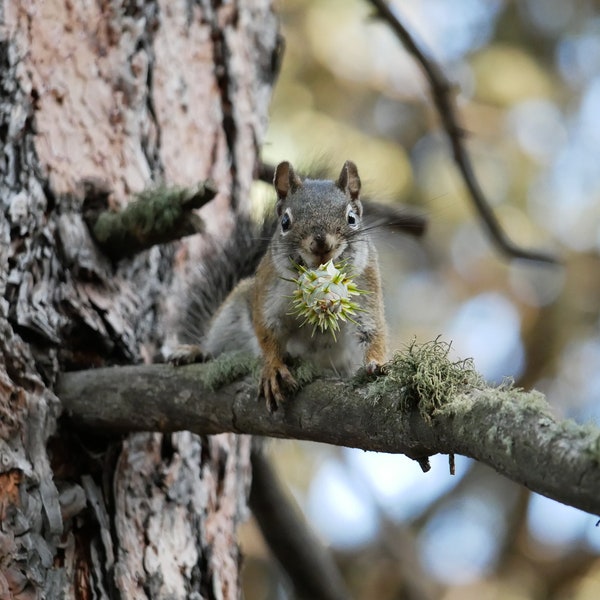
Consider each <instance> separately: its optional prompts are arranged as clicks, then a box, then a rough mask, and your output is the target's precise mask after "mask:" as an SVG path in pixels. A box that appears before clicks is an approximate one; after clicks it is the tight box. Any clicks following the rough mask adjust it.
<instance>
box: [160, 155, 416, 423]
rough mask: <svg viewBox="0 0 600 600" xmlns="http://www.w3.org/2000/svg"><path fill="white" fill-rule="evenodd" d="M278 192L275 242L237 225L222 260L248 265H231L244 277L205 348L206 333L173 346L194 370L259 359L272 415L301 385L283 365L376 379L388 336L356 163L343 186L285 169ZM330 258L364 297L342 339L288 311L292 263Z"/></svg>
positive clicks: (346, 170) (194, 309) (201, 309)
mask: <svg viewBox="0 0 600 600" xmlns="http://www.w3.org/2000/svg"><path fill="white" fill-rule="evenodd" d="M273 185H274V187H275V191H276V193H277V203H276V215H277V218H278V225H277V226H276V230H275V231H274V233H273V235H272V238H271V240H270V242H268V244H267V245H266V250H265V239H268V237H266V236H264V235H262V236H256V235H255V236H254V243H253V240H252V238H253V236H252V235H249V234H248V233H247V231H246V230H247V229H248V225H247V223H245V222H244V220H243V219H240V222H239V225H240V226H239V227H236V229H237V233H236V232H234V236H233V243H231V244H230V245H229V249H228V250H227V251H224V256H223V258H222V260H223V259H225V260H227V255H229V256H230V257H232V256H234V255H237V256H236V259H235V260H237V261H238V263H239V262H240V260H241V261H242V262H243V263H244V264H232V265H229V267H228V268H229V272H230V273H231V272H232V271H238V272H239V276H240V278H241V277H243V278H241V279H240V281H239V282H238V283H237V285H236V286H235V287H234V288H233V290H232V291H231V292H230V293H229V295H228V296H227V297H226V299H225V300H224V302H223V303H222V304H221V305H220V307H219V308H218V309H217V310H216V312H214V315H213V316H212V318H211V319H210V321H209V324H208V328H207V330H206V331H204V332H202V341H201V344H200V345H198V344H197V341H198V338H199V335H198V334H199V333H200V332H198V331H196V336H195V337H194V336H190V335H187V336H184V337H188V339H190V341H192V342H194V343H192V344H187V345H182V346H179V347H178V348H175V350H174V351H173V352H172V353H171V355H170V356H169V361H170V362H172V363H174V364H187V363H190V362H197V361H203V360H207V359H209V358H210V357H215V356H218V355H219V354H221V353H223V352H226V351H228V350H240V349H242V350H246V351H250V352H252V353H253V354H255V355H262V358H263V367H262V373H261V377H260V384H259V390H258V395H259V397H262V398H264V400H265V401H266V405H267V409H268V410H269V412H273V411H275V410H277V408H278V406H280V405H281V404H282V403H283V402H284V400H285V397H286V393H287V392H293V391H294V390H295V389H296V387H297V384H296V381H295V379H294V377H293V376H292V374H291V372H290V370H289V368H288V365H287V364H286V361H289V359H290V358H292V359H293V358H302V359H308V360H310V361H311V362H313V363H315V364H316V366H317V367H320V368H330V369H333V370H334V371H335V372H337V373H338V374H344V375H346V374H350V373H352V372H353V371H354V370H356V369H358V368H359V367H360V366H361V365H363V366H365V367H366V369H367V372H369V373H375V372H376V371H377V370H378V368H379V366H380V365H381V364H382V363H383V362H384V361H385V359H386V337H387V330H386V329H387V328H386V323H385V320H384V312H383V296H382V289H381V277H380V273H379V264H378V258H377V251H376V249H375V246H374V244H373V242H372V240H371V237H370V234H369V231H368V229H369V227H366V226H365V222H364V220H363V205H362V203H361V200H360V189H361V181H360V177H359V175H358V170H357V168H356V165H355V164H354V163H353V162H352V161H349V160H348V161H346V162H345V163H344V166H343V167H342V170H341V173H340V175H339V177H338V179H337V180H336V181H329V180H318V179H308V178H306V179H301V178H300V177H299V176H298V175H297V174H296V172H295V171H294V168H293V167H292V165H291V164H290V163H289V162H287V161H285V162H282V163H280V164H279V165H278V166H277V168H276V169H275V175H274V179H273ZM416 223H417V225H416V226H415V229H416V231H415V232H413V233H417V234H420V233H421V232H422V230H423V228H424V224H423V222H420V221H419V220H418V218H417V220H416ZM407 227H409V225H407ZM265 228H266V229H268V225H266V226H265ZM263 233H265V232H263ZM257 237H258V239H257ZM250 248H251V250H250V252H248V250H249V249H250ZM262 252H264V255H263V256H262V258H261V260H260V263H259V264H258V268H257V269H256V273H255V274H254V275H250V274H251V273H252V263H253V262H254V261H255V260H256V257H257V254H260V253H262ZM240 255H241V256H240ZM330 260H331V261H336V262H341V263H342V264H343V265H344V269H345V270H347V271H348V272H349V273H351V275H352V278H353V280H354V281H355V283H356V285H357V287H358V288H359V289H361V290H365V291H366V292H367V293H365V294H361V295H360V296H358V299H357V303H358V305H359V307H360V308H359V311H358V312H357V314H356V315H355V316H354V317H353V320H352V321H350V320H348V321H346V322H342V323H340V329H339V331H338V332H337V335H336V336H335V338H334V336H332V335H331V334H330V333H329V332H328V331H320V330H319V329H315V330H313V329H312V328H311V327H302V326H301V324H302V321H301V320H300V318H299V317H298V316H297V315H294V314H291V310H290V309H291V297H292V295H293V291H294V286H295V284H294V282H293V281H292V280H291V277H290V274H291V273H292V271H291V269H292V268H293V265H294V264H295V265H300V266H302V267H305V268H307V269H313V268H318V267H320V266H321V265H323V264H325V263H327V262H328V261H330ZM232 262H235V261H234V260H233V259H232ZM212 271H213V273H214V272H215V271H217V273H216V274H213V275H212V277H213V279H214V278H215V277H222V278H225V279H227V277H228V276H226V275H223V276H220V275H219V274H218V271H219V269H218V268H217V269H212ZM248 275H250V276H248ZM207 277H208V278H209V279H210V273H209V272H208V270H207V269H205V272H204V279H206V278H207ZM231 277H233V278H235V275H232V276H231ZM201 278H202V277H201ZM221 283H222V282H221ZM214 287H215V286H211V285H208V286H207V285H204V286H203V291H202V295H203V298H201V299H200V300H194V301H193V302H196V306H190V307H189V308H190V310H189V311H188V312H189V313H191V315H194V314H197V315H199V316H200V317H205V316H208V315H207V313H209V314H210V312H211V311H212V307H210V308H208V309H207V308H206V307H205V306H203V304H206V303H207V301H209V298H208V296H209V290H210V289H211V288H212V289H214ZM221 287H222V286H221ZM210 300H211V301H212V299H210ZM208 303H209V304H210V302H208Z"/></svg>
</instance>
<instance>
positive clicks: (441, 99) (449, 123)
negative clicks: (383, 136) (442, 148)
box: [369, 0, 558, 264]
mask: <svg viewBox="0 0 600 600" xmlns="http://www.w3.org/2000/svg"><path fill="white" fill-rule="evenodd" d="M369 2H370V3H371V4H372V5H373V6H374V7H375V9H376V11H377V15H378V16H379V17H380V18H381V19H382V20H383V21H385V22H386V23H387V24H388V25H389V26H390V28H391V29H392V31H393V32H394V33H395V34H396V36H397V37H398V39H399V40H400V42H401V43H402V44H403V45H404V47H405V48H406V49H407V50H408V52H410V53H411V54H412V55H413V56H414V57H415V59H416V60H417V62H418V63H419V64H420V65H421V67H422V69H423V71H424V72H425V76H426V77H427V81H428V82H429V87H430V88H431V95H432V98H433V101H434V103H435V106H436V108H437V111H438V113H439V115H440V118H441V120H442V124H443V127H444V129H445V130H446V134H447V136H448V139H449V141H450V146H451V147H452V154H453V156H454V162H455V163H456V165H457V167H458V170H459V171H460V173H461V175H462V178H463V180H464V182H465V185H466V186H467V189H468V191H469V194H470V196H471V200H472V201H473V204H474V205H475V208H476V209H477V212H478V213H479V216H480V217H481V218H482V220H483V222H484V224H485V226H486V228H487V230H488V233H489V235H490V237H491V239H492V241H493V242H494V243H495V244H496V246H497V247H498V249H499V250H500V251H501V252H503V253H504V254H506V255H507V256H509V257H511V258H522V259H526V260H535V261H540V262H546V263H552V264H556V263H557V262H558V261H557V259H556V257H554V256H551V255H550V254H547V253H545V252H538V251H535V250H526V249H524V248H521V247H519V246H517V245H516V244H515V243H514V242H513V241H512V240H510V239H509V237H508V236H507V235H506V233H505V232H504V230H503V229H502V227H501V225H500V223H499V222H498V219H497V218H496V215H495V214H494V212H493V210H492V209H491V208H490V206H489V204H488V202H487V200H486V198H485V194H484V193H483V191H482V189H481V186H480V185H479V181H478V180H477V177H476V176H475V173H474V171H473V165H472V164H471V159H470V158H469V155H468V153H467V151H466V150H465V147H464V144H463V138H464V131H463V129H462V127H461V126H460V125H459V124H458V119H457V117H456V112H455V110H454V105H453V103H452V100H451V90H452V88H451V85H450V83H449V82H448V80H447V79H446V77H445V76H444V74H443V72H442V70H441V69H440V68H439V66H438V65H437V64H436V63H435V62H434V61H433V60H431V59H430V58H428V57H427V55H426V54H425V52H424V51H423V50H422V49H421V48H420V47H419V46H418V44H417V43H416V42H415V40H414V39H413V37H412V36H411V34H410V32H409V31H408V29H406V27H404V25H403V24H402V23H401V21H400V20H399V19H398V17H397V16H396V15H395V14H394V12H393V11H392V10H391V9H390V7H389V6H388V4H387V2H385V0H369Z"/></svg>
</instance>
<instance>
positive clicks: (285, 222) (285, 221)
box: [281, 212, 292, 233]
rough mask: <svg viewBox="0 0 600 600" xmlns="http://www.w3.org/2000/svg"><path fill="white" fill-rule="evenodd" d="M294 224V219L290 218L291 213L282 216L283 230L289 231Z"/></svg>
mask: <svg viewBox="0 0 600 600" xmlns="http://www.w3.org/2000/svg"><path fill="white" fill-rule="evenodd" d="M291 225H292V219H290V215H289V213H288V212H285V213H283V217H281V231H283V232H284V233H285V232H286V231H289V229H290V227H291Z"/></svg>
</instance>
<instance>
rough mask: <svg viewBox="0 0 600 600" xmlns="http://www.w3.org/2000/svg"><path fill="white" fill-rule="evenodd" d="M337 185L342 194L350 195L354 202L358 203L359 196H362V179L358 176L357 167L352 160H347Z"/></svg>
mask: <svg viewBox="0 0 600 600" xmlns="http://www.w3.org/2000/svg"><path fill="white" fill-rule="evenodd" d="M336 185H337V186H338V187H339V188H340V190H342V192H344V193H345V194H348V195H349V196H350V199H351V200H352V201H353V202H357V201H358V195H359V194H360V177H359V176H358V169H357V168H356V165H355V164H354V163H353V162H352V161H351V160H347V161H346V162H345V163H344V166H343V167H342V172H341V173H340V176H339V179H338V180H337V182H336Z"/></svg>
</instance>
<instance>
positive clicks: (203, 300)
mask: <svg viewBox="0 0 600 600" xmlns="http://www.w3.org/2000/svg"><path fill="white" fill-rule="evenodd" d="M275 223H276V221H275V217H274V215H272V214H269V215H267V216H265V217H264V220H263V222H262V223H256V222H255V221H253V220H252V219H251V218H250V217H249V216H247V215H237V216H236V221H235V226H234V229H233V231H232V233H231V235H230V236H229V238H228V239H227V240H225V242H221V241H220V240H216V239H214V240H212V241H211V242H209V243H210V245H211V246H212V247H209V249H208V250H207V252H206V254H205V260H204V261H202V263H200V264H198V265H197V266H195V267H193V268H191V270H190V274H189V281H188V286H187V290H188V292H187V295H186V297H185V299H184V303H183V306H182V307H181V308H182V312H181V318H180V321H179V332H178V339H179V342H180V343H182V344H199V343H200V342H201V340H202V338H203V336H204V333H205V331H206V328H207V327H208V323H209V321H210V319H211V317H212V316H213V315H214V313H215V312H216V311H217V309H218V308H219V306H220V305H221V304H222V303H223V301H224V300H225V298H226V297H227V295H228V294H229V292H230V291H231V290H232V289H233V288H234V287H235V286H236V284H237V283H238V281H240V280H241V279H244V278H245V277H250V276H251V275H254V273H255V272H256V268H257V267H258V263H259V262H260V260H261V258H262V257H263V256H264V254H265V252H266V251H267V247H268V245H269V242H270V240H271V237H272V235H273V231H274V228H275Z"/></svg>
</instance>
